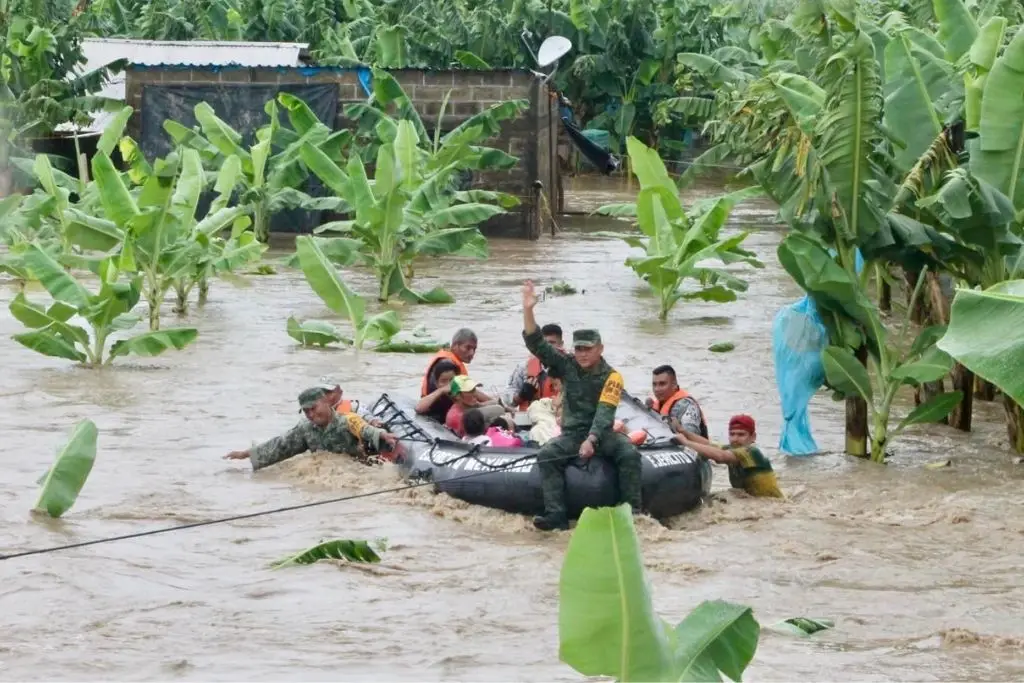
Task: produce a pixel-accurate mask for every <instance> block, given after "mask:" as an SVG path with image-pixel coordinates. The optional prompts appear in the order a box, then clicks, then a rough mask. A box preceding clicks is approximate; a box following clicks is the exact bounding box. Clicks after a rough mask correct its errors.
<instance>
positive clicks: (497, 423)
mask: <svg viewBox="0 0 1024 683" xmlns="http://www.w3.org/2000/svg"><path fill="white" fill-rule="evenodd" d="M510 420H511V419H510V418H509V417H508V416H506V415H499V416H497V417H496V418H494V419H493V420H491V424H490V426H491V427H499V428H500V429H504V430H506V431H513V432H514V431H515V429H514V428H512V425H510V424H509V422H510Z"/></svg>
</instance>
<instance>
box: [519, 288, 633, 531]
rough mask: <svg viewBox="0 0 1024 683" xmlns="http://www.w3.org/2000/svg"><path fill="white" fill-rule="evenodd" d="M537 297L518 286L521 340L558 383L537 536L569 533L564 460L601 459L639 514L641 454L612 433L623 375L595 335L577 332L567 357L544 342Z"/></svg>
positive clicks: (542, 457) (543, 452) (543, 454)
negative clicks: (556, 423)
mask: <svg viewBox="0 0 1024 683" xmlns="http://www.w3.org/2000/svg"><path fill="white" fill-rule="evenodd" d="M536 305H537V295H536V294H535V293H534V289H533V283H532V282H530V281H527V282H526V284H525V285H524V286H523V340H524V341H525V342H526V348H527V349H529V351H530V353H532V354H533V355H535V356H536V357H537V358H538V359H540V362H541V363H543V364H544V366H545V367H546V368H548V371H549V373H550V374H551V376H552V377H557V378H559V379H561V380H562V387H563V388H562V433H561V435H560V436H558V437H556V438H554V439H552V440H551V441H549V442H547V443H546V444H544V446H543V447H542V448H541V449H540V452H539V453H538V454H537V462H538V463H539V465H540V474H541V479H542V482H543V490H544V514H543V515H542V516H539V517H535V518H534V519H533V525H534V526H535V527H537V528H538V529H540V530H542V531H551V530H553V529H568V528H569V516H568V511H567V510H566V506H565V468H566V467H568V465H569V460H570V459H571V458H572V457H574V456H577V455H578V456H579V457H580V458H583V459H584V460H586V459H588V458H591V457H593V456H595V455H596V456H598V457H604V458H608V459H609V460H611V461H612V462H613V463H615V467H616V469H617V470H618V473H619V493H620V497H619V499H620V501H622V502H627V503H629V504H630V505H632V506H633V512H634V513H639V512H640V485H641V482H640V453H639V452H638V451H637V450H636V447H635V446H634V445H633V444H632V443H630V441H629V438H628V437H627V436H626V435H624V434H619V433H618V432H615V431H613V430H612V425H613V424H614V422H615V409H616V408H617V407H618V405H619V398H620V396H621V395H622V385H623V382H622V375H620V374H619V373H618V372H616V371H615V369H614V368H612V367H611V366H610V365H608V363H607V362H606V361H605V360H604V357H603V356H602V355H601V354H602V352H603V351H604V346H603V345H602V344H601V335H600V334H599V333H598V331H597V330H576V331H574V332H573V335H572V346H573V355H572V356H569V355H566V354H564V353H562V352H560V351H559V350H557V349H556V348H555V347H554V346H552V345H551V344H550V343H549V342H548V341H546V340H545V339H544V335H543V334H542V333H541V331H540V328H538V327H537V320H536V319H535V318H534V315H533V309H534V307H535V306H536Z"/></svg>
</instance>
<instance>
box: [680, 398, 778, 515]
mask: <svg viewBox="0 0 1024 683" xmlns="http://www.w3.org/2000/svg"><path fill="white" fill-rule="evenodd" d="M673 427H675V428H676V429H677V430H678V431H679V432H680V433H678V434H676V436H675V439H676V441H678V442H679V443H680V444H682V445H683V446H688V447H690V448H692V449H693V450H695V451H697V452H698V453H700V454H701V455H703V456H704V457H705V458H707V459H708V460H712V461H714V462H717V463H719V464H723V465H728V466H729V483H730V484H732V487H733V488H736V489H743V490H744V491H746V492H747V493H749V494H750V495H752V496H759V497H764V498H785V497H786V496H785V495H783V493H782V490H781V489H780V488H779V482H778V479H776V478H775V472H774V471H773V470H772V463H771V461H770V460H768V458H767V457H765V455H764V453H762V452H761V449H760V448H758V447H757V445H756V444H755V443H754V441H755V439H756V438H757V426H756V424H755V423H754V418H752V417H750V416H749V415H734V416H733V417H732V418H731V419H730V420H729V448H727V449H725V448H719V447H718V446H715V445H714V444H712V443H711V442H710V441H708V440H707V439H705V438H704V437H703V436H700V435H699V434H694V433H692V432H688V431H686V430H685V429H683V428H682V426H681V425H679V424H678V423H676V424H674V425H673Z"/></svg>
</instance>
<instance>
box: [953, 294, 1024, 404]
mask: <svg viewBox="0 0 1024 683" xmlns="http://www.w3.org/2000/svg"><path fill="white" fill-rule="evenodd" d="M937 346H938V347H939V348H940V349H942V350H943V351H945V352H946V353H948V354H949V355H950V356H952V357H953V358H955V359H956V360H957V361H958V362H959V363H961V364H963V365H964V366H965V367H966V368H967V369H968V370H970V371H971V372H973V373H974V374H975V375H977V376H978V377H981V378H982V379H985V380H987V381H989V382H992V384H994V385H996V386H997V387H999V389H1000V390H1002V391H1003V393H1005V394H1006V395H1007V396H1009V397H1010V398H1012V399H1013V400H1014V401H1016V402H1017V404H1018V405H1024V280H1010V281H1008V282H1001V283H999V284H998V285H996V286H994V287H991V288H989V289H987V290H984V291H978V290H971V289H959V290H957V293H956V296H955V297H954V299H953V305H952V308H951V311H950V318H949V326H948V327H947V329H946V334H945V335H943V337H942V339H940V340H939V341H938V342H937Z"/></svg>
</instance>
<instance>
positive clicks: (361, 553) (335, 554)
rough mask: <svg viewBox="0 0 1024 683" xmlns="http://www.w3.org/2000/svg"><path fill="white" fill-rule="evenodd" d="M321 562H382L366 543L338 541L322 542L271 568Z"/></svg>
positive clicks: (275, 563)
mask: <svg viewBox="0 0 1024 683" xmlns="http://www.w3.org/2000/svg"><path fill="white" fill-rule="evenodd" d="M320 560H348V561H349V562H380V555H378V554H377V553H376V552H375V551H374V549H373V548H372V547H370V544H369V543H368V542H366V541H349V540H342V539H337V540H334V541H324V542H321V543H319V544H317V545H315V546H313V547H312V548H310V549H308V550H303V551H302V552H300V553H298V554H296V555H293V556H291V557H286V558H284V559H283V560H278V561H277V562H274V563H273V564H271V567H273V568H274V569H278V568H280V567H287V566H288V565H292V564H313V563H314V562H319V561H320Z"/></svg>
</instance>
